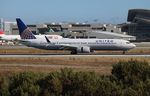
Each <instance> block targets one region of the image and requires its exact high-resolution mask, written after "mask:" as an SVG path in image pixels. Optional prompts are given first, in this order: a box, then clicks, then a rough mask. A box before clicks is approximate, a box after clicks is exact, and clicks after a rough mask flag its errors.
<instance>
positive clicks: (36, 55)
mask: <svg viewBox="0 0 150 96" xmlns="http://www.w3.org/2000/svg"><path fill="white" fill-rule="evenodd" d="M3 57H7V58H8V57H10V58H11V57H15V58H25V57H33V58H36V57H122V58H124V57H150V55H87V54H86V55H85V54H79V55H66V54H60V55H59V54H34V55H31V54H28V55H27V54H20V55H18V54H17V55H16V54H0V58H3Z"/></svg>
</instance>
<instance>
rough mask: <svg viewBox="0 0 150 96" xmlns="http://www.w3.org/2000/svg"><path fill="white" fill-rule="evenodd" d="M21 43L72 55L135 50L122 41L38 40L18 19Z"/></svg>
mask: <svg viewBox="0 0 150 96" xmlns="http://www.w3.org/2000/svg"><path fill="white" fill-rule="evenodd" d="M16 21H17V25H18V29H19V34H20V37H21V40H20V41H21V43H23V44H24V45H26V46H29V47H34V48H39V49H46V50H70V51H71V54H77V53H90V52H93V51H94V50H122V51H123V53H125V51H127V50H129V49H132V48H135V47H136V46H135V45H134V44H133V43H130V42H129V41H127V40H122V39H69V38H61V39H49V38H47V37H46V36H45V40H43V39H37V38H36V37H35V36H34V34H33V33H32V32H31V31H30V30H29V28H27V26H26V25H25V24H24V23H23V22H22V20H21V19H19V18H17V19H16Z"/></svg>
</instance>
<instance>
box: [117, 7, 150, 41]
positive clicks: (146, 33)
mask: <svg viewBox="0 0 150 96" xmlns="http://www.w3.org/2000/svg"><path fill="white" fill-rule="evenodd" d="M127 21H128V22H129V23H124V24H121V25H120V26H121V31H123V32H127V34H129V35H132V36H136V39H137V40H139V41H150V10H145V9H131V10H129V12H128V18H127Z"/></svg>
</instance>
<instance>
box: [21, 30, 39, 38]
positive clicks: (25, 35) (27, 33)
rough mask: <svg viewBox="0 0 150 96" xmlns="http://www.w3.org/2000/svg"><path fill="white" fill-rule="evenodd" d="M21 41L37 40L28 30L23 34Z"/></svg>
mask: <svg viewBox="0 0 150 96" xmlns="http://www.w3.org/2000/svg"><path fill="white" fill-rule="evenodd" d="M20 36H21V39H36V37H35V36H34V35H33V33H32V32H31V31H30V30H29V29H28V28H27V29H25V30H24V31H23V32H22V33H21V34H20Z"/></svg>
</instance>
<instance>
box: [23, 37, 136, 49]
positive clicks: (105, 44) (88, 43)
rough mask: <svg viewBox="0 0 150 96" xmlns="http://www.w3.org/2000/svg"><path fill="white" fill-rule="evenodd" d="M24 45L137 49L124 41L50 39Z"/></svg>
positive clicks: (36, 46)
mask: <svg viewBox="0 0 150 96" xmlns="http://www.w3.org/2000/svg"><path fill="white" fill-rule="evenodd" d="M22 43H23V44H25V45H27V46H29V47H35V48H39V49H46V50H78V49H79V50H83V51H84V49H85V50H90V51H91V50H124V51H126V50H129V49H132V48H134V47H136V46H135V45H134V44H133V43H130V42H129V41H126V40H122V39H69V38H62V39H50V43H47V42H46V40H43V41H41V40H40V39H38V40H37V39H32V40H31V39H28V40H23V42H22Z"/></svg>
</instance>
